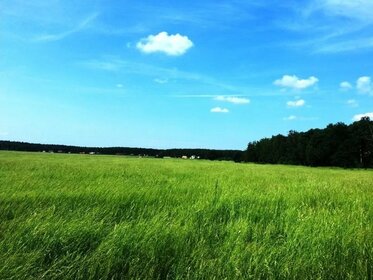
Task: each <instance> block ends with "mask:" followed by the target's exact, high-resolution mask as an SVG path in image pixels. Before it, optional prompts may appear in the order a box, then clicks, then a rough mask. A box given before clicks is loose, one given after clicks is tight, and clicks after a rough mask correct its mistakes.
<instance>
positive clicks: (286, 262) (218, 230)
mask: <svg viewBox="0 0 373 280" xmlns="http://www.w3.org/2000/svg"><path fill="white" fill-rule="evenodd" d="M372 274H373V171H372V170H343V169H328V168H306V167H295V166H273V165H254V164H236V163H233V162H210V161H197V160H195V161H193V160H177V159H150V158H144V159H139V158H129V157H120V156H88V155H63V154H42V153H39V154H38V153H17V152H0V279H17V280H18V279H372Z"/></svg>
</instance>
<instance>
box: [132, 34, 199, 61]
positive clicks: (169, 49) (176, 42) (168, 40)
mask: <svg viewBox="0 0 373 280" xmlns="http://www.w3.org/2000/svg"><path fill="white" fill-rule="evenodd" d="M136 47H137V48H138V49H139V50H140V51H142V52H143V53H154V52H162V53H165V54H167V55H172V56H178V55H183V54H184V53H185V52H186V51H187V50H188V49H190V48H191V47H193V42H192V41H191V40H189V38H188V37H187V36H182V35H180V34H175V35H168V33H167V32H160V33H158V34H157V35H149V36H148V37H147V38H144V39H142V40H140V41H139V42H138V43H137V44H136Z"/></svg>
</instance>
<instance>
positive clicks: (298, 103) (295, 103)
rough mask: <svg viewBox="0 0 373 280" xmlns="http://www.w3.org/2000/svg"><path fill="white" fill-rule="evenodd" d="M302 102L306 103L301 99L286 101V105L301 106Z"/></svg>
mask: <svg viewBox="0 0 373 280" xmlns="http://www.w3.org/2000/svg"><path fill="white" fill-rule="evenodd" d="M304 104H306V101H304V100H303V99H299V100H295V101H288V102H286V105H288V106H289V107H302V106H304Z"/></svg>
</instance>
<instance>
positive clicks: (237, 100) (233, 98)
mask: <svg viewBox="0 0 373 280" xmlns="http://www.w3.org/2000/svg"><path fill="white" fill-rule="evenodd" d="M214 99H215V100H217V101H224V102H229V103H233V104H249V103H250V99H248V98H243V97H236V96H223V95H221V96H216V97H215V98H214Z"/></svg>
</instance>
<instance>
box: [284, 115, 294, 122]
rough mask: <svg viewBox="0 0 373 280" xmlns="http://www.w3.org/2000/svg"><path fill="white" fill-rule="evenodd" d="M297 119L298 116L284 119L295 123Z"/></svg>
mask: <svg viewBox="0 0 373 280" xmlns="http://www.w3.org/2000/svg"><path fill="white" fill-rule="evenodd" d="M296 119H297V117H296V116H294V115H291V116H289V117H286V118H284V121H294V120H296Z"/></svg>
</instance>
